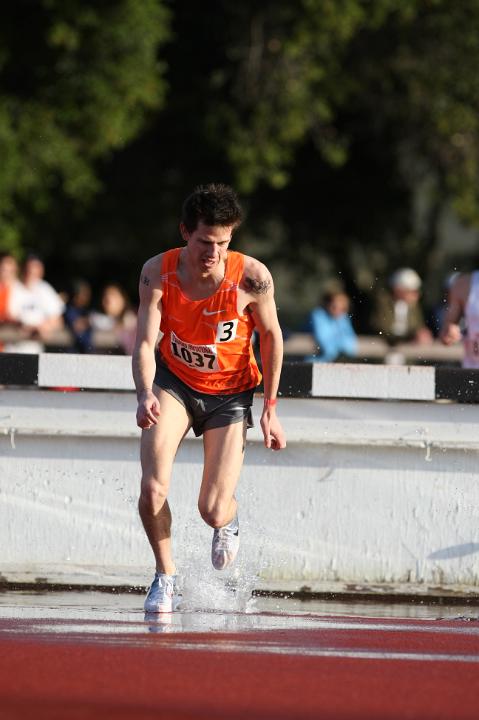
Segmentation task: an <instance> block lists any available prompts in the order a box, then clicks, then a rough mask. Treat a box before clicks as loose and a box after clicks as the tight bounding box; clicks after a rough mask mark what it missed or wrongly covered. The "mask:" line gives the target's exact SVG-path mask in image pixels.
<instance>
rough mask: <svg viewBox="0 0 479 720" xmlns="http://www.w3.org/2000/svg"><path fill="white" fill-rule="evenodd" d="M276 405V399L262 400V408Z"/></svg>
mask: <svg viewBox="0 0 479 720" xmlns="http://www.w3.org/2000/svg"><path fill="white" fill-rule="evenodd" d="M277 404H278V401H277V399H276V398H265V399H264V406H265V407H274V406H275V405H277Z"/></svg>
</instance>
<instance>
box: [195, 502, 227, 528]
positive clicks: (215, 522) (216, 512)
mask: <svg viewBox="0 0 479 720" xmlns="http://www.w3.org/2000/svg"><path fill="white" fill-rule="evenodd" d="M198 510H199V511H200V515H201V517H202V518H203V520H204V521H205V523H206V524H207V525H210V526H211V527H213V528H220V527H224V525H227V524H228V522H229V520H230V519H231V518H230V517H228V512H229V503H228V505H226V504H224V503H220V502H215V503H208V502H203V501H201V500H200V501H199V502H198Z"/></svg>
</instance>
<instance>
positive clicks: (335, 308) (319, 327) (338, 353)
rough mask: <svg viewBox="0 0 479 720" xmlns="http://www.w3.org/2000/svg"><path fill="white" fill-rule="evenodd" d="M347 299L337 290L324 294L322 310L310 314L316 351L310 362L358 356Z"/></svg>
mask: <svg viewBox="0 0 479 720" xmlns="http://www.w3.org/2000/svg"><path fill="white" fill-rule="evenodd" d="M348 313H349V297H348V296H347V295H346V293H345V292H343V291H340V290H336V291H333V292H329V293H326V295H325V296H324V298H323V305H322V307H317V308H314V310H312V312H311V314H310V329H311V332H312V334H313V336H314V339H315V342H316V344H317V346H318V350H317V352H316V354H315V355H313V356H312V357H311V358H308V359H309V360H313V361H316V362H334V361H335V360H338V359H344V358H345V357H354V356H355V355H356V354H357V345H358V339H357V336H356V333H355V332H354V329H353V326H352V323H351V318H350V317H349V314H348Z"/></svg>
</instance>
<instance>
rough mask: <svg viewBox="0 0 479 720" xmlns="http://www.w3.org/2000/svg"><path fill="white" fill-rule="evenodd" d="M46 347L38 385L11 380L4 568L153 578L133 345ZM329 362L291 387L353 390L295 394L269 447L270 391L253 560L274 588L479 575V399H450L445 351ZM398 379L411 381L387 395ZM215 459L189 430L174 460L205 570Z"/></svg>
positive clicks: (184, 539)
mask: <svg viewBox="0 0 479 720" xmlns="http://www.w3.org/2000/svg"><path fill="white" fill-rule="evenodd" d="M37 361H38V362H37V366H36V369H34V370H32V367H33V365H32V367H30V366H29V368H30V369H29V370H28V368H27V369H26V370H25V368H26V366H22V368H23V369H22V368H20V370H21V377H22V378H23V380H24V381H25V382H24V386H23V387H19V386H18V385H17V386H15V385H14V384H10V385H9V386H7V387H5V388H4V389H3V391H2V393H1V404H0V502H1V508H2V515H1V523H0V548H1V556H0V557H1V562H0V574H1V576H0V581H1V579H3V580H7V581H19V580H22V581H25V580H30V581H38V582H40V581H42V580H43V581H47V582H52V581H57V582H62V581H67V582H70V581H74V582H83V583H93V584H118V583H121V584H125V583H126V584H146V583H147V582H148V581H149V576H150V574H151V569H152V557H151V553H150V550H149V547H148V544H147V541H146V539H145V536H144V534H143V531H142V529H141V526H140V522H139V519H138V516H137V510H136V498H137V494H138V485H139V475H140V467H139V459H138V454H139V430H138V429H137V428H136V426H135V421H134V413H135V398H134V394H133V393H132V392H131V391H130V389H131V387H132V386H131V378H130V374H129V359H128V358H122V357H92V358H85V357H81V356H63V355H56V356H53V355H52V356H50V355H48V356H46V355H45V356H40V358H39V359H37ZM2 362H3V372H4V375H5V372H6V374H7V375H8V377H9V378H11V377H12V367H10V369H9V370H8V369H7V371H5V368H6V367H7V365H8V363H9V362H10V365H12V363H13V365H14V364H15V362H17V360H16V358H15V357H11V358H10V360H8V358H4V359H3V360H2V361H1V362H0V382H5V377H3V379H2ZM18 362H20V361H18ZM28 362H30V363H31V364H32V363H33V364H34V361H33V359H32V357H31V358H30V360H29V361H28ZM19 367H20V366H19ZM317 367H318V366H314V367H311V366H309V367H305V366H304V365H301V366H298V367H296V368H293V369H291V368H289V369H286V368H285V373H284V378H286V380H285V383H289V390H290V394H292V395H295V394H296V395H298V394H301V393H303V394H305V395H311V394H312V393H314V394H321V393H322V392H323V393H324V394H328V393H333V396H334V395H336V396H337V395H338V393H339V387H340V388H342V390H343V392H344V393H345V394H346V395H348V394H349V396H350V398H349V399H344V398H342V399H337V398H334V397H333V398H327V399H319V398H312V397H304V398H301V397H288V398H286V397H285V398H284V399H282V400H281V402H280V405H279V413H280V417H281V419H282V422H283V424H284V428H285V430H286V433H287V437H288V447H287V449H286V450H285V451H284V452H282V453H273V452H271V451H267V450H266V449H265V448H264V447H263V444H262V437H261V432H260V429H259V422H258V421H259V414H258V413H259V408H260V407H261V402H260V401H259V402H257V408H256V409H255V411H254V416H255V420H256V427H255V428H254V429H253V430H252V431H250V432H249V436H248V446H247V451H246V459H245V466H244V469H243V473H242V479H241V483H240V487H239V491H238V499H239V502H240V507H241V511H240V522H241V536H242V546H241V551H240V556H239V559H238V567H239V575H240V576H241V574H243V575H244V576H245V577H246V576H247V577H250V578H253V580H251V582H252V583H253V585H254V586H255V587H257V588H258V589H271V590H278V589H281V590H299V589H301V588H304V587H307V588H310V589H312V590H324V589H325V588H329V589H332V590H338V591H339V590H341V589H349V590H351V589H353V590H354V589H356V590H358V589H359V590H360V589H364V588H369V589H373V590H374V589H375V590H377V591H393V590H397V589H398V588H399V589H401V590H402V591H404V592H418V591H419V592H425V593H427V592H431V591H434V592H443V593H450V592H461V593H463V594H466V593H474V594H475V593H478V592H479V529H478V528H479V522H478V520H479V509H478V508H479V484H478V478H477V466H478V450H479V414H478V407H477V405H475V404H458V403H453V402H450V401H445V402H444V401H438V400H435V399H434V398H435V396H436V395H437V387H438V384H437V378H436V376H435V373H434V369H433V368H424V369H419V370H424V371H427V372H424V373H419V374H418V373H416V369H414V372H409V371H408V369H407V368H404V367H399V368H393V367H387V368H384V367H382V366H377V367H367V366H366V367H365V368H364V375H362V374H361V369H363V366H350V367H348V366H339V365H334V366H321V368H322V369H320V370H318V369H317ZM27 370H28V372H29V373H30V375H29V376H28V377H29V378H30V381H32V378H34V380H33V381H32V382H35V383H38V385H41V386H43V387H38V386H35V385H33V384H29V382H27V380H28V377H27V375H28V372H27ZM308 372H309V377H310V381H311V386H310V388H309V390H308V388H305V387H304V377H305V376H307V374H308ZM35 373H36V374H35ZM320 374H321V375H322V377H319V379H318V375H320ZM375 374H376V375H375ZM458 377H462V379H463V380H464V383H465V389H464V395H465V394H467V393H466V390H467V388H468V387H469V386H470V383H471V378H472V381H473V385H474V383H476V382H477V375H475V376H471V374H470V373H468V374H466V375H461V374H460V375H458V374H457V372H456V373H455V374H454V377H453V383H452V384H453V386H454V387H456V390H457V383H458ZM25 378H27V379H26V380H25ZM294 378H296V380H297V381H298V383H299V385H295V384H294ZM336 383H338V385H336ZM454 383H455V385H454ZM100 385H101V386H103V387H105V386H106V387H108V388H110V389H109V390H107V391H101V392H100V391H98V389H97V388H98V387H99V386H100ZM48 386H52V387H65V386H70V387H89V388H92V389H87V390H82V391H75V392H63V391H54V390H52V389H47V387H48ZM445 386H446V383H445V382H444V378H443V380H442V390H440V392H442V393H443V394H444V387H445ZM335 387H336V389H335ZM474 387H475V385H474ZM112 388H113V389H112ZM358 388H359V389H360V390H359V391H358ZM361 388H362V389H361ZM411 388H414V389H415V391H416V393H417V395H418V396H419V399H417V400H414V399H413V397H414V393H412V392H411ZM286 391H287V388H286V385H285V384H284V383H283V392H284V393H285V392H286ZM374 392H376V394H377V397H375V396H374ZM355 393H356V396H355ZM398 396H399V397H406V398H408V399H406V400H399V401H398V400H395V401H392V400H390V399H387V400H384V399H383V398H390V397H398ZM201 465H202V442H201V440H199V439H196V438H194V437H193V436H191V437H190V436H188V437H187V438H186V440H185V442H184V444H183V445H182V447H181V449H180V451H179V454H178V457H177V462H176V464H175V468H174V473H173V481H172V489H171V506H172V512H173V516H174V527H175V530H174V532H175V535H174V546H175V553H176V557H177V561H178V566H179V568H180V570H185V569H186V570H188V569H189V570H191V571H192V572H193V571H194V572H195V573H197V574H199V575H200V576H201V574H203V573H207V572H211V573H213V572H214V571H212V570H210V569H209V546H210V540H211V530H210V529H209V528H207V527H206V526H205V525H204V523H203V522H202V521H201V519H200V517H199V515H198V512H197V509H196V500H197V495H198V489H199V481H200V477H201Z"/></svg>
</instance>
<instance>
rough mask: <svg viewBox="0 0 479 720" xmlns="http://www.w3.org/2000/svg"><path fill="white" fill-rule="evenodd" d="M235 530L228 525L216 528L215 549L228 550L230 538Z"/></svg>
mask: <svg viewBox="0 0 479 720" xmlns="http://www.w3.org/2000/svg"><path fill="white" fill-rule="evenodd" d="M235 534H236V530H233V529H232V528H230V527H229V526H228V525H226V526H225V527H222V528H218V530H217V532H216V538H215V550H229V549H230V540H231V539H232V538H233V537H234V536H235Z"/></svg>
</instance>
